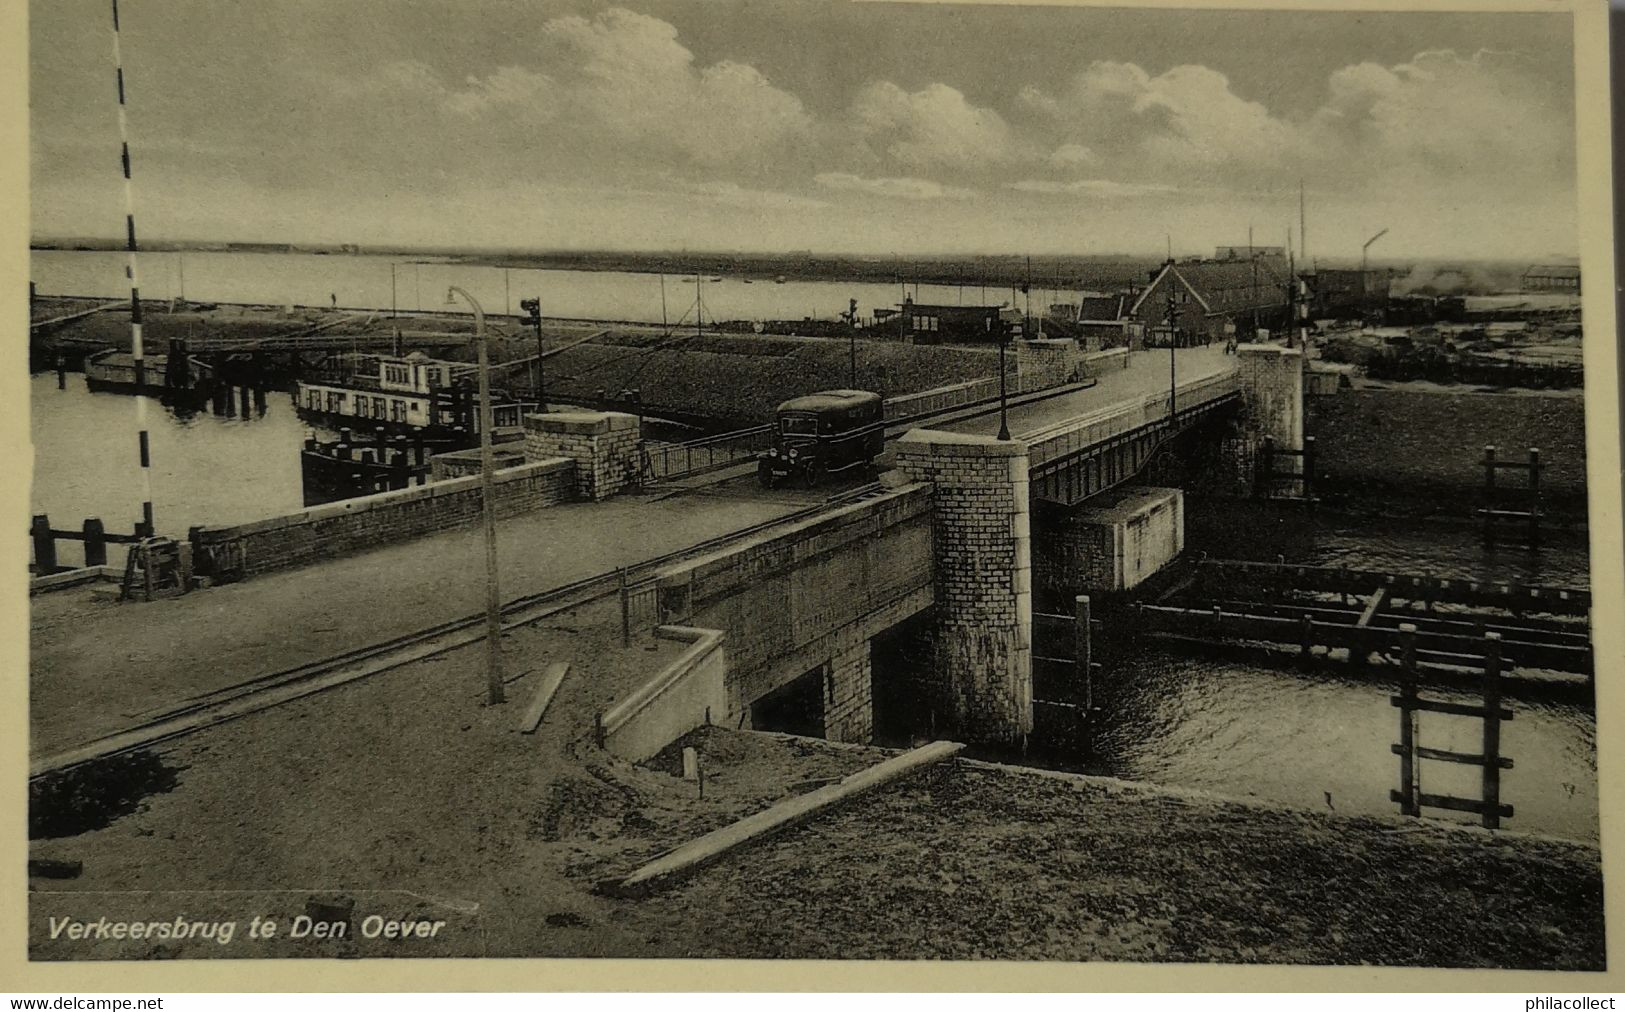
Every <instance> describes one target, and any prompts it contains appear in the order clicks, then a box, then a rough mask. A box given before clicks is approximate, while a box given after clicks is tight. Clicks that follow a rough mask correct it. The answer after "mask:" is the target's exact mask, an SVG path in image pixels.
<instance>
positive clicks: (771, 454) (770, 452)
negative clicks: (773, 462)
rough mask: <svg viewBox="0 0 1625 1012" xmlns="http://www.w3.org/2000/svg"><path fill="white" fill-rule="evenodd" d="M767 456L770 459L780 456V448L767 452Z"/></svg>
mask: <svg viewBox="0 0 1625 1012" xmlns="http://www.w3.org/2000/svg"><path fill="white" fill-rule="evenodd" d="M767 455H768V456H769V457H777V456H778V455H779V448H778V447H776V446H775V447H774V448H773V449H771V450H769V451H767Z"/></svg>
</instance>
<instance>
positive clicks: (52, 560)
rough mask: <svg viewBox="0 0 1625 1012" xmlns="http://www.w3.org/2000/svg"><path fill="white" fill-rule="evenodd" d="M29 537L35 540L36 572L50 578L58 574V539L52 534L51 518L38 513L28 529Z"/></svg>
mask: <svg viewBox="0 0 1625 1012" xmlns="http://www.w3.org/2000/svg"><path fill="white" fill-rule="evenodd" d="M28 536H29V537H30V538H32V539H34V572H35V574H36V575H39V576H50V575H51V574H52V573H54V572H56V537H55V536H54V535H53V534H52V533H51V518H50V517H49V516H47V515H46V514H44V513H36V514H35V515H34V520H33V522H32V523H31V524H30V525H29V527H28Z"/></svg>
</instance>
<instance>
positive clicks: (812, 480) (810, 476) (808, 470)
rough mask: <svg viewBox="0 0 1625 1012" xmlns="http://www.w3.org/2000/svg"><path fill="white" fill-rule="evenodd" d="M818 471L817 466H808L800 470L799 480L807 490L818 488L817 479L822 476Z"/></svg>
mask: <svg viewBox="0 0 1625 1012" xmlns="http://www.w3.org/2000/svg"><path fill="white" fill-rule="evenodd" d="M819 470H820V469H819V467H818V465H817V464H808V465H807V466H806V467H805V468H803V469H802V472H801V480H802V482H803V483H804V484H806V486H807V487H808V488H817V487H818V479H819V478H820V477H822V475H820V474H819Z"/></svg>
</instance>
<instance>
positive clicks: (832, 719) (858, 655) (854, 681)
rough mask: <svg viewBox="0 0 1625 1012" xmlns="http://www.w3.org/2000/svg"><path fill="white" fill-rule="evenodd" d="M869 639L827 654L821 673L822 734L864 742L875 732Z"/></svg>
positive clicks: (847, 740)
mask: <svg viewBox="0 0 1625 1012" xmlns="http://www.w3.org/2000/svg"><path fill="white" fill-rule="evenodd" d="M869 654H870V651H869V640H868V639H867V638H864V639H862V640H860V641H859V642H858V643H857V644H856V645H855V646H851V647H849V648H847V649H845V650H842V651H840V652H838V653H836V654H835V656H833V657H831V658H830V661H829V665H828V668H827V669H826V673H825V676H824V685H825V690H824V693H825V695H824V737H825V738H828V739H829V740H830V741H846V742H854V743H859V744H867V743H868V742H869V739H870V737H871V736H872V735H873V734H874V728H875V706H874V672H873V669H872V667H871V665H870V659H869Z"/></svg>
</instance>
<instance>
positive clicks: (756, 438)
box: [643, 425, 773, 481]
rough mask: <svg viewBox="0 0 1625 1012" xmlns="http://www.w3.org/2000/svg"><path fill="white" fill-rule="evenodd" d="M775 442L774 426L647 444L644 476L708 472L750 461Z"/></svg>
mask: <svg viewBox="0 0 1625 1012" xmlns="http://www.w3.org/2000/svg"><path fill="white" fill-rule="evenodd" d="M772 442H773V426H771V425H756V426H752V427H751V428H748V429H736V430H735V431H733V432H722V433H718V434H717V435H715V436H706V437H704V438H702V439H691V440H689V441H688V442H686V443H645V444H644V449H643V452H644V454H645V455H646V457H647V462H648V464H647V467H646V468H645V472H644V475H645V477H646V478H647V479H649V480H655V481H658V480H661V479H666V478H681V477H684V476H686V475H697V474H705V473H706V472H707V471H714V470H718V469H720V468H724V467H728V466H730V465H732V464H738V463H742V462H743V461H746V460H750V459H751V458H753V457H755V456H756V454H758V453H760V452H761V451H763V450H766V449H767V448H768V447H769V446H770V445H772Z"/></svg>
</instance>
